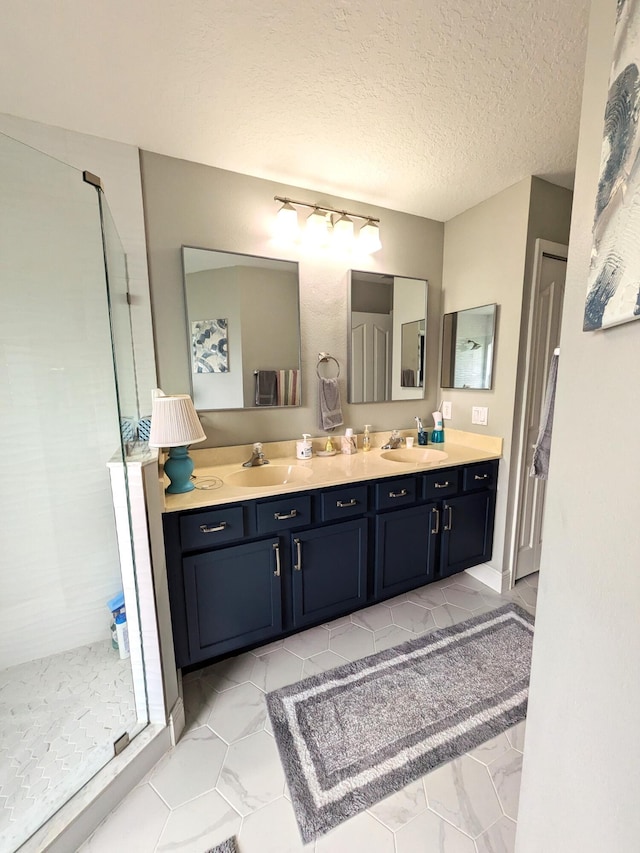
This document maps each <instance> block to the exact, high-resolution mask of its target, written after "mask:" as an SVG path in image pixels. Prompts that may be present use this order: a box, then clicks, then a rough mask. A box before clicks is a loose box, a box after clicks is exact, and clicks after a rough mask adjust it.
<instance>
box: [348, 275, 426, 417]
mask: <svg viewBox="0 0 640 853" xmlns="http://www.w3.org/2000/svg"><path fill="white" fill-rule="evenodd" d="M427 291H428V284H427V282H426V281H425V280H424V279H418V278H405V277H401V276H392V275H382V274H381V273H371V272H360V271H358V270H351V271H350V280H349V346H348V357H349V381H348V400H349V402H350V403H382V402H385V401H389V400H419V399H422V398H423V397H424V392H425V387H424V385H425V382H424V377H425V357H426V340H425V336H426V319H427Z"/></svg>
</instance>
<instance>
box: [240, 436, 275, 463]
mask: <svg viewBox="0 0 640 853" xmlns="http://www.w3.org/2000/svg"><path fill="white" fill-rule="evenodd" d="M268 464H269V460H268V459H267V457H266V456H265V455H264V451H263V450H262V442H261V441H256V442H255V443H254V445H253V450H252V452H251V459H247V461H246V462H243V463H242V467H243V468H255V467H257V466H258V465H268Z"/></svg>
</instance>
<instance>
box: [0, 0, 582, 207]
mask: <svg viewBox="0 0 640 853" xmlns="http://www.w3.org/2000/svg"><path fill="white" fill-rule="evenodd" d="M588 5H589V3H588V0H564V2H559V0H324V2H317V0H271V2H269V1H268V0H109V1H108V2H107V0H101V2H96V0H57V2H51V0H36V2H25V0H2V19H3V20H2V27H0V112H5V113H10V114H13V115H18V116H23V117H25V118H31V119H35V120H37V121H41V122H45V123H47V124H54V125H58V126H61V127H65V128H69V129H72V130H78V131H82V132H85V133H91V134H95V135H98V136H103V137H106V138H108V139H115V140H119V141H121V142H127V143H131V144H134V145H138V146H140V147H141V148H146V149H149V150H151V151H157V152H160V153H163V154H169V155H172V156H174V157H181V158H185V159H188V160H194V161H197V162H201V163H207V164H210V165H213V166H220V167H222V168H224V169H231V170H233V171H236V172H243V173H245V174H249V175H255V176H258V177H263V178H270V179H273V180H277V181H282V182H284V183H290V184H294V185H297V186H301V187H307V188H309V189H310V190H312V191H314V193H315V196H314V198H313V199H312V200H313V201H320V200H321V194H322V193H332V194H335V195H341V196H346V197H348V198H355V199H360V200H362V201H365V202H368V203H371V204H379V205H382V206H384V207H389V208H392V209H397V210H402V211H406V212H410V213H416V214H419V215H421V216H427V217H432V218H434V219H439V220H447V219H449V218H451V217H452V216H454V215H455V214H457V213H460V212H461V211H463V210H466V209H467V208H469V207H471V206H472V205H474V204H477V203H478V202H480V201H482V200H483V199H485V198H487V197H489V196H491V195H493V194H494V193H496V192H499V191H500V190H502V189H504V188H505V187H507V186H509V185H511V184H513V183H515V182H516V181H518V180H520V179H521V178H523V177H525V176H527V175H530V174H533V175H539V176H540V177H543V178H546V179H547V180H550V181H552V182H554V183H558V184H562V185H563V186H569V187H570V186H571V185H572V180H573V170H574V165H575V156H576V147H577V136H578V119H579V113H580V102H581V91H582V76H583V63H584V54H585V48H586V23H587V12H588Z"/></svg>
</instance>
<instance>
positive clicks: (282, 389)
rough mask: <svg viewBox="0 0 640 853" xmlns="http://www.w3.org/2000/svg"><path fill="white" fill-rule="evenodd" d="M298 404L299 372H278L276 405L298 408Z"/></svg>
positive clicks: (293, 370) (292, 370)
mask: <svg viewBox="0 0 640 853" xmlns="http://www.w3.org/2000/svg"><path fill="white" fill-rule="evenodd" d="M299 404H300V371H299V370H295V369H291V370H278V405H279V406H298V405H299Z"/></svg>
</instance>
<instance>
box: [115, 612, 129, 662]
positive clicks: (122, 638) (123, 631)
mask: <svg viewBox="0 0 640 853" xmlns="http://www.w3.org/2000/svg"><path fill="white" fill-rule="evenodd" d="M116 634H117V636H118V652H119V653H120V659H121V660H124V659H125V658H128V657H129V656H130V655H129V627H128V625H127V617H126V615H125V614H124V613H118V615H117V616H116Z"/></svg>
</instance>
